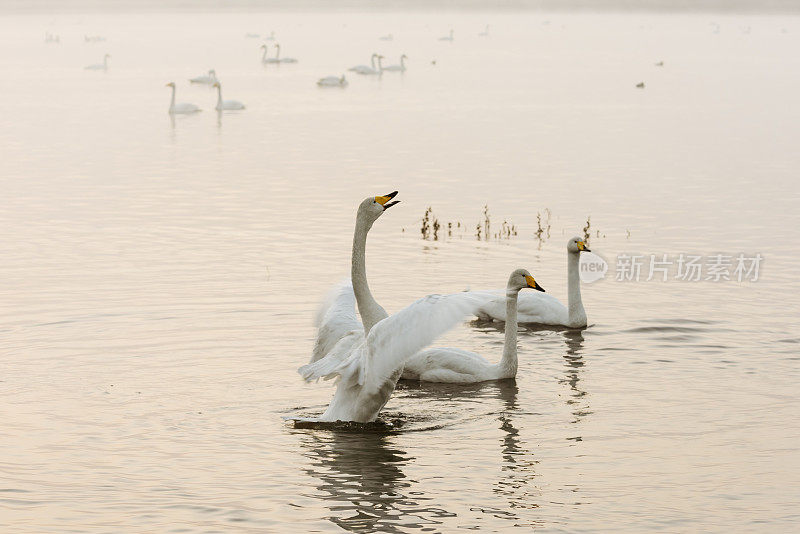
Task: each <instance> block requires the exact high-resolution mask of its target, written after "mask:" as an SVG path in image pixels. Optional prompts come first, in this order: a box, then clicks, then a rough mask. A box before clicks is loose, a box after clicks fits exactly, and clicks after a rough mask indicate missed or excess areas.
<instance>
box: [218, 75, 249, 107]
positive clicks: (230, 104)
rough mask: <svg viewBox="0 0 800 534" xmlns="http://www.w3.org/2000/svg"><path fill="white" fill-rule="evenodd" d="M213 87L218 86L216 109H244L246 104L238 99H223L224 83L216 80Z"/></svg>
mask: <svg viewBox="0 0 800 534" xmlns="http://www.w3.org/2000/svg"><path fill="white" fill-rule="evenodd" d="M212 87H216V88H217V105H216V107H215V108H214V109H216V110H217V111H237V110H240V109H244V104H242V103H241V102H239V101H238V100H223V99H222V85H221V84H220V83H219V82H218V81H216V82H214V83H213V85H212Z"/></svg>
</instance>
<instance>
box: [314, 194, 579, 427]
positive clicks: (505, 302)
mask: <svg viewBox="0 0 800 534" xmlns="http://www.w3.org/2000/svg"><path fill="white" fill-rule="evenodd" d="M396 195H397V191H394V192H392V193H389V194H388V195H380V196H376V197H369V198H366V199H364V201H362V202H361V204H360V205H359V206H358V210H357V212H356V224H355V232H354V235H353V249H352V256H351V267H350V269H351V270H350V279H349V280H347V281H346V282H343V283H341V284H339V285H338V286H336V287H335V288H334V289H333V290H332V291H331V292H330V294H329V295H328V297H327V298H326V299H325V300H324V302H323V303H322V305H321V306H320V309H319V311H318V312H317V315H316V318H315V326H316V327H317V335H316V341H315V344H314V349H313V351H312V356H311V361H310V362H309V363H308V364H306V365H303V366H302V367H300V368H299V370H298V372H299V373H300V375H301V376H302V377H303V379H305V380H306V381H307V382H310V381H313V380H317V379H319V378H323V379H326V380H328V379H337V385H336V392H335V393H334V396H333V399H332V400H331V402H330V404H329V406H328V408H327V409H326V410H325V413H324V414H322V416H321V417H320V418H319V419H316V420H318V421H324V422H334V421H352V422H358V423H369V422H372V421H374V420H375V419H376V418H377V417H378V414H379V412H380V410H381V409H382V408H383V407H384V405H385V404H386V402H387V401H388V400H389V398H390V397H391V395H392V393H393V392H394V389H395V387H396V385H397V382H398V380H400V379H401V378H403V379H409V380H418V381H421V382H440V383H442V382H444V383H454V384H472V383H477V382H484V381H487V380H502V379H509V378H514V377H515V376H516V374H517V328H518V327H517V323H518V322H529V323H539V324H545V325H556V326H566V327H570V328H583V327H585V326H586V324H587V323H586V311H585V310H584V307H583V303H582V301H581V293H580V278H579V257H580V254H581V252H584V251H586V252H588V251H589V249H588V248H587V246H586V243H585V241H584V240H583V239H581V238H579V237H573V238H572V239H570V240H569V241H568V242H567V277H568V280H567V286H568V300H567V305H566V306H565V305H564V304H562V303H561V302H559V301H558V300H557V299H555V298H554V297H552V296H550V295H548V294H546V293H545V292H544V289H543V288H542V286H541V285H539V283H538V282H537V281H536V279H535V278H534V277H533V275H532V274H531V273H530V272H528V271H527V270H525V269H515V270H514V271H513V272H512V273H511V275H510V276H509V278H508V283H507V285H506V290H505V295H503V294H502V293H501V292H498V291H494V290H486V291H463V292H460V293H453V294H450V295H428V296H426V297H423V298H421V299H419V300H417V301H416V302H414V303H413V304H411V305H409V306H407V307H406V308H404V309H402V310H400V311H399V312H397V313H395V314H394V315H391V316H390V315H389V314H388V313H386V310H384V309H383V307H382V306H381V305H380V304H378V302H377V301H376V300H375V298H374V297H373V296H372V293H371V292H370V289H369V283H368V281H367V271H366V244H367V234H368V233H369V230H370V229H371V228H372V226H373V224H374V223H375V221H377V220H378V218H380V217H381V215H383V214H384V213H385V212H386V210H388V209H389V208H390V207H392V206H394V205H395V204H397V203H398V202H399V201H397V200H392V199H393V198H394V197H395V196H396ZM523 289H534V290H536V291H535V292H528V291H526V292H525V293H522V290H523ZM356 308H358V315H356ZM359 315H360V319H359ZM470 315H476V316H478V317H480V318H484V319H494V320H497V321H505V342H504V344H503V353H502V355H501V356H500V360H499V362H498V363H495V364H492V363H490V362H489V361H488V360H486V359H485V358H483V357H482V356H480V355H478V354H475V353H474V352H470V351H467V350H463V349H459V348H449V347H442V348H426V347H428V345H430V344H431V343H433V342H434V341H435V340H436V338H438V337H439V336H441V335H442V334H444V333H445V332H447V331H448V330H450V329H451V328H452V327H454V326H455V325H456V324H458V323H459V322H461V321H463V320H464V319H465V318H466V317H468V316H470Z"/></svg>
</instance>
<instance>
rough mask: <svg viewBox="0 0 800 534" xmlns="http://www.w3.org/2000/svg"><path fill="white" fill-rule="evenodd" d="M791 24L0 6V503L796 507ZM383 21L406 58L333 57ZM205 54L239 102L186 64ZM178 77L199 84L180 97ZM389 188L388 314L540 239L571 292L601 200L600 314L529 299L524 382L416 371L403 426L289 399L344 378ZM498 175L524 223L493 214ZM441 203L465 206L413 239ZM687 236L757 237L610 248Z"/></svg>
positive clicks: (666, 511)
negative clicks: (488, 232)
mask: <svg viewBox="0 0 800 534" xmlns="http://www.w3.org/2000/svg"><path fill="white" fill-rule="evenodd" d="M486 24H490V25H491V26H490V30H489V37H479V36H478V35H477V34H478V33H479V32H481V31H483V29H484V26H485V25H486ZM451 28H452V29H453V30H454V31H455V39H454V41H453V42H452V43H449V42H440V41H438V40H437V38H438V37H441V36H444V35H446V34H447V33H448V32H449V30H450V29H451ZM271 30H274V31H275V32H276V35H277V38H278V40H279V42H280V44H281V45H282V53H283V55H284V56H292V57H295V58H297V59H299V63H297V64H296V65H281V66H280V67H277V66H274V65H271V66H268V67H267V68H265V67H264V66H262V64H261V62H260V50H259V46H260V44H261V40H260V39H256V38H246V37H245V34H246V33H248V32H254V33H260V34H262V36H263V35H264V34H268V33H269V32H270V31H271ZM46 32H51V33H55V34H59V35H60V39H61V43H60V44H46V43H45V42H44V36H45V33H46ZM389 33H391V34H393V37H394V39H393V41H391V42H386V41H379V40H378V37H379V36H382V35H385V34H389ZM84 35H101V36H104V37H106V38H107V41H105V42H101V43H91V44H87V43H85V42H84ZM798 50H800V18H798V17H795V16H756V15H746V16H745V15H741V16H720V15H714V14H708V13H707V14H697V15H621V14H608V15H595V14H559V13H548V14H543V13H533V12H523V13H503V14H493V13H466V14H431V13H422V12H414V13H386V14H382V15H374V14H341V13H319V14H314V13H304V14H291V13H279V14H271V13H256V14H252V13H251V14H175V13H172V14H163V13H159V14H135V15H99V14H98V15H80V14H72V15H57V16H56V15H24V16H23V15H7V16H4V17H2V18H0V64H2V65H3V76H2V77H0V94H2V95H3V101H4V106H3V113H2V116H0V122H1V123H2V128H0V147H2V149H0V152H1V154H2V172H0V189H1V190H2V195H0V258H2V260H1V261H0V280H2V283H0V422H2V435H1V437H0V452H2V458H0V526H2V530H3V531H6V532H18V533H22V532H25V533H28V532H30V533H41V532H145V531H146V532H239V531H241V532H287V531H289V530H290V529H291V530H292V531H298V532H338V531H341V530H349V531H355V532H372V531H382V532H419V531H423V532H452V531H455V530H468V529H471V530H478V531H487V532H500V531H512V530H514V529H521V530H530V529H531V528H534V529H538V530H541V531H542V532H559V531H563V532H576V531H580V532H588V531H598V532H599V531H603V532H608V531H615V532H623V531H627V532H642V531H650V530H662V531H667V532H699V531H712V532H730V531H736V532H757V531H761V532H778V531H784V532H786V531H789V530H791V529H793V528H796V524H797V522H798V520H800V512H798V510H800V508H798V502H799V501H800V454H799V452H798V449H800V446H799V445H798V443H800V425H799V424H798V416H800V403H799V402H798V394H797V391H798V390H797V385H798V381H799V380H800V370H799V369H798V366H799V364H800V334H798V331H797V327H798V317H799V316H800V313H799V312H800V307H799V306H798V298H797V295H798V291H800V283H798V280H797V272H798V267H797V264H798V261H800V246H798V241H797V236H796V235H795V234H796V231H797V229H798V228H799V227H800V215H799V213H800V210H798V200H800V195H799V194H798V187H797V176H798V175H797V172H798V169H799V168H800V150H798V146H800V144H799V142H800V106H798V103H797V95H798V94H800V74H799V73H800V55H798V53H797V51H798ZM372 52H381V53H383V54H384V55H385V56H386V57H387V60H386V63H396V62H397V60H398V58H399V56H400V54H402V53H405V54H407V55H408V57H409V60H408V71H407V72H406V73H405V74H403V75H400V74H397V73H386V74H385V75H384V76H383V77H382V78H368V77H362V76H357V75H355V74H354V73H348V79H349V80H350V85H349V87H347V88H346V89H343V90H341V89H327V90H326V89H319V88H317V86H316V80H317V79H318V78H320V77H322V76H328V75H340V74H342V73H343V72H345V70H346V69H347V68H348V67H350V66H352V65H355V64H363V63H368V62H369V56H370V54H371V53H372ZM105 53H109V54H110V55H111V58H110V59H109V69H108V71H107V72H92V71H86V70H84V69H83V67H84V66H85V65H88V64H91V63H97V62H100V61H102V56H103V54H105ZM433 61H435V64H433ZM659 61H663V62H664V65H663V66H656V65H655V64H656V63H657V62H659ZM210 68H215V69H216V71H217V73H218V75H219V77H220V79H221V80H222V82H223V89H224V96H225V98H231V99H237V100H241V101H242V102H244V103H245V105H246V106H247V109H246V110H245V111H243V112H238V113H229V114H225V115H223V116H221V117H218V116H217V114H216V112H214V109H213V108H214V104H215V100H216V95H215V93H214V92H213V91H211V90H209V89H208V88H205V87H196V86H190V85H189V84H188V82H187V79H188V78H189V77H192V76H197V75H200V74H202V73H204V72H205V71H207V70H208V69H210ZM350 74H352V76H350ZM170 81H175V82H176V83H177V85H178V93H177V97H178V101H187V102H193V103H195V104H197V105H199V106H200V107H201V108H203V112H202V113H199V114H197V115H195V116H190V117H177V118H176V119H175V120H174V121H171V120H170V117H169V116H168V114H167V112H166V111H167V107H168V104H169V89H167V88H165V87H164V85H165V84H166V83H167V82H170ZM639 82H644V83H645V87H644V88H637V87H636V84H637V83H639ZM395 189H397V190H399V191H400V195H399V196H398V198H399V199H400V200H402V203H401V204H400V205H399V206H397V207H396V208H393V209H392V210H391V211H389V212H387V213H386V215H385V216H384V217H382V218H381V219H380V220H379V221H378V222H377V223H376V224H375V227H374V228H373V230H372V232H371V236H370V239H369V242H368V252H367V257H368V272H369V278H370V281H371V285H372V290H373V293H374V294H375V296H376V298H377V300H378V301H379V302H381V303H382V304H383V305H384V306H385V307H386V308H387V310H388V311H390V312H393V311H397V310H399V309H401V308H402V307H403V306H405V305H407V304H408V303H410V302H411V301H413V300H415V299H416V298H418V297H420V296H422V295H425V294H428V293H432V292H453V291H459V290H462V289H464V288H466V287H470V288H473V289H478V288H501V287H503V286H504V284H505V282H506V279H507V277H508V274H509V273H510V272H511V271H512V270H513V269H515V268H519V267H523V268H527V269H529V270H531V271H532V272H533V273H534V275H535V276H536V278H537V280H538V281H539V282H541V284H542V285H543V286H544V287H545V288H547V290H548V292H550V293H551V294H553V295H555V296H557V297H559V298H562V299H565V298H566V268H565V265H566V258H565V244H566V241H567V239H568V238H569V237H571V236H573V235H580V234H582V233H583V228H584V226H586V222H587V218H588V217H591V221H590V228H589V230H588V231H589V232H590V233H591V240H590V245H591V248H592V250H593V251H595V252H597V253H598V254H600V255H601V256H603V257H604V258H606V260H607V261H608V262H609V264H610V270H609V273H608V276H607V278H606V279H605V280H603V281H599V282H597V283H593V284H584V286H583V299H584V303H585V305H586V309H587V313H588V315H589V322H590V326H589V328H587V329H586V330H583V331H569V330H557V329H541V328H539V329H536V328H527V327H526V328H523V329H522V331H521V334H520V339H519V346H520V360H521V361H520V368H519V374H518V376H517V378H516V381H510V382H501V383H486V384H481V385H475V386H467V387H464V386H460V387H456V386H445V385H438V386H430V385H418V384H413V383H412V384H403V383H401V385H400V386H399V387H398V390H397V391H396V393H395V395H394V396H393V397H392V399H391V400H390V402H389V404H388V405H387V406H386V409H385V412H386V417H388V418H397V419H401V420H402V421H404V423H405V424H404V426H403V427H402V428H401V430H400V431H396V432H389V433H379V432H373V433H354V432H333V431H323V430H301V429H295V428H293V427H292V425H291V424H290V423H288V422H287V421H286V420H285V418H288V417H295V416H313V415H317V414H320V413H321V412H322V411H324V409H325V407H326V406H327V402H328V401H329V400H330V398H331V396H332V394H333V388H332V387H331V386H330V384H329V383H319V384H311V385H308V384H304V383H303V382H302V380H301V379H300V377H299V375H298V374H297V373H296V369H297V367H298V366H300V365H302V364H304V363H306V362H307V361H308V359H309V357H310V354H311V347H312V343H313V338H314V329H313V327H312V324H311V322H312V317H313V313H314V311H315V309H316V306H317V304H318V302H319V301H320V299H321V296H322V295H323V294H324V293H325V292H326V291H327V290H328V289H329V288H330V287H331V286H332V285H333V284H335V283H337V282H338V281H339V280H341V279H342V278H343V277H344V276H347V274H348V272H349V256H350V244H351V240H352V230H353V223H354V216H355V210H356V206H357V205H358V203H359V202H360V201H361V200H362V199H363V198H365V197H367V196H372V195H377V194H384V193H387V192H389V191H392V190H395ZM484 205H487V206H488V210H489V213H490V216H491V221H492V228H493V232H494V231H497V229H499V228H500V227H501V225H502V223H503V221H507V222H508V223H509V224H514V225H515V226H516V228H517V231H518V235H517V236H516V237H513V238H511V239H503V240H494V239H492V240H490V241H478V240H476V239H475V236H474V229H475V225H476V224H477V223H478V222H479V221H481V220H482V219H483V207H484ZM428 206H431V207H432V208H433V211H434V214H435V215H436V216H437V217H438V218H439V220H440V221H442V222H443V223H445V225H446V222H453V223H455V225H456V230H455V231H454V232H453V236H452V237H449V238H447V239H444V240H439V241H435V242H434V241H424V240H422V239H421V238H420V232H419V227H420V220H421V218H422V215H423V213H424V211H425V209H426V208H427V207H428ZM537 214H539V215H540V217H541V221H542V225H543V227H544V232H543V233H542V238H541V239H537V238H536V237H537V234H536V232H537ZM459 222H460V223H461V224H462V228H466V229H465V230H463V229H462V230H458V227H457V223H459ZM548 225H549V231H548ZM442 233H443V234H444V233H446V232H445V231H444V230H442ZM681 253H683V254H692V255H698V256H702V258H703V261H706V260H707V259H708V258H709V257H711V256H713V255H716V254H724V255H731V256H737V255H739V254H744V255H746V256H748V257H753V256H755V255H756V254H761V255H762V257H763V258H764V259H763V261H762V263H761V264H760V272H759V279H758V281H755V282H752V281H744V282H738V281H736V280H732V281H719V282H714V281H711V280H708V281H707V280H700V281H697V282H690V281H684V280H680V279H675V272H674V269H675V268H676V266H675V265H673V266H672V267H671V269H672V270H671V271H670V273H669V280H668V281H666V282H663V281H660V280H651V281H649V282H648V281H646V280H645V279H646V278H647V275H648V265H647V262H645V266H644V267H643V270H642V278H641V280H640V281H638V282H636V281H628V282H623V281H616V280H615V270H616V262H617V257H618V256H619V255H621V254H639V255H644V256H645V260H649V255H650V254H655V255H657V256H658V257H659V258H661V255H663V254H668V255H669V256H668V257H669V258H672V259H675V258H677V257H678V255H680V254H681ZM731 270H732V269H731ZM705 276H706V275H705V273H704V274H703V278H705ZM657 278H658V276H657ZM502 341H503V333H502V326H500V327H499V328H498V327H496V326H493V325H492V324H486V323H478V322H465V323H464V324H463V325H462V326H459V327H457V328H456V329H454V330H453V331H452V332H450V333H448V334H447V335H446V336H444V337H443V338H442V339H441V340H440V342H438V343H437V344H438V345H451V346H457V347H460V348H464V349H469V350H473V351H476V352H479V353H481V354H483V355H484V356H485V357H486V358H488V359H489V360H492V361H496V360H497V359H499V357H500V354H501V350H502Z"/></svg>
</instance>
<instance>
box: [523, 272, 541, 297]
mask: <svg viewBox="0 0 800 534" xmlns="http://www.w3.org/2000/svg"><path fill="white" fill-rule="evenodd" d="M525 281H526V282H528V287H529V288H531V289H535V290H536V291H541V292H542V293H544V292H545V290H544V288H543V287H542V286H540V285H539V284H537V283H536V280H534V279H533V277H532V276H525Z"/></svg>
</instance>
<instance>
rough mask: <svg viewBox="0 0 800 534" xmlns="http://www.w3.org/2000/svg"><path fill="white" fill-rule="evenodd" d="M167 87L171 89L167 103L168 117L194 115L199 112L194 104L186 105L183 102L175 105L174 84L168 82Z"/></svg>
mask: <svg viewBox="0 0 800 534" xmlns="http://www.w3.org/2000/svg"><path fill="white" fill-rule="evenodd" d="M166 86H167V87H172V99H171V100H170V102H169V114H170V115H178V114H181V115H183V114H188V113H196V112H198V111H200V108H199V107H197V106H195V105H194V104H187V103H185V102H183V103H179V104H176V103H175V82H169V83H168V84H167V85H166Z"/></svg>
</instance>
